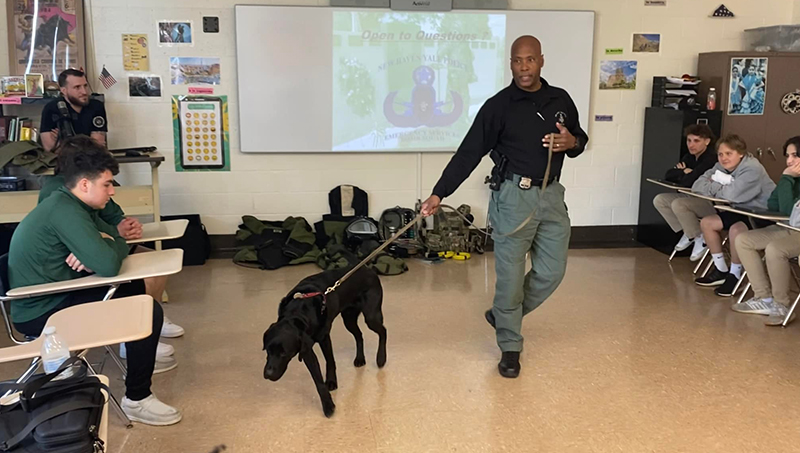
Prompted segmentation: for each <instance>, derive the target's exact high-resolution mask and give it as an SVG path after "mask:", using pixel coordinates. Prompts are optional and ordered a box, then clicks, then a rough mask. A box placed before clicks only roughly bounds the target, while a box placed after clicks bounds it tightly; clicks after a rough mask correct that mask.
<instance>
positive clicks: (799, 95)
mask: <svg viewBox="0 0 800 453" xmlns="http://www.w3.org/2000/svg"><path fill="white" fill-rule="evenodd" d="M781 110H783V113H786V114H789V115H797V113H798V112H800V90H797V91H795V92H794V93H786V94H785V95H784V96H783V98H782V99H781Z"/></svg>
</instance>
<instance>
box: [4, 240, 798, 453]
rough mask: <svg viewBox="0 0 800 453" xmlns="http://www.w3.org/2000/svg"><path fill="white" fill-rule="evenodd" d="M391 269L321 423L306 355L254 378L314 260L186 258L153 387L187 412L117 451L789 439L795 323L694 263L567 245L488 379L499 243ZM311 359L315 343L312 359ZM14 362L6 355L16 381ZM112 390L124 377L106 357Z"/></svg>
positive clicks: (752, 446) (699, 446)
mask: <svg viewBox="0 0 800 453" xmlns="http://www.w3.org/2000/svg"><path fill="white" fill-rule="evenodd" d="M409 264H410V268H411V270H410V272H408V273H406V274H404V275H401V276H395V277H383V278H382V282H383V285H384V291H385V299H384V315H385V318H386V327H387V329H388V332H389V342H388V345H389V347H388V351H389V360H388V363H387V366H386V367H385V368H384V369H382V370H378V368H377V367H376V365H375V357H374V356H375V349H376V345H377V336H376V335H374V334H373V333H372V332H370V331H368V330H367V329H366V328H365V327H364V326H363V320H362V329H363V330H364V336H365V341H366V352H367V359H368V363H367V366H366V367H364V368H360V369H355V368H353V366H352V359H353V357H354V342H353V339H352V337H351V336H350V334H349V333H348V332H347V331H346V330H345V329H344V327H343V325H342V324H341V321H337V322H336V324H335V325H334V329H333V342H334V351H335V354H336V358H337V364H338V377H339V390H337V391H336V392H334V401H335V402H336V405H337V408H336V414H335V415H334V416H333V418H331V419H326V418H325V417H324V416H323V414H322V410H321V406H320V403H319V399H318V397H317V395H316V391H315V389H314V386H313V385H312V381H311V378H310V377H309V375H308V372H307V371H306V369H305V366H304V365H303V364H302V363H300V362H298V361H293V362H292V363H291V365H290V367H289V370H288V371H287V372H286V375H285V376H284V377H283V378H282V379H281V380H280V381H278V382H268V381H265V380H264V379H263V377H262V369H263V365H264V353H263V352H262V351H261V336H262V334H263V332H264V330H265V329H266V328H267V327H268V326H269V324H270V323H271V322H273V321H274V320H275V318H276V317H277V305H278V302H279V300H280V298H281V297H282V296H283V295H285V293H286V292H287V291H288V290H289V289H290V288H291V287H292V286H294V284H295V283H296V282H297V281H299V280H300V279H301V278H303V277H304V276H306V275H309V274H312V273H316V272H317V269H316V268H315V267H314V266H312V265H305V266H301V267H293V268H285V269H281V270H278V271H258V270H251V269H245V268H240V267H237V266H234V265H233V264H231V262H230V261H226V260H214V261H210V262H209V263H208V264H207V265H206V266H203V267H189V268H186V269H184V271H183V272H182V273H181V274H180V275H178V276H176V277H175V278H173V279H172V280H171V282H170V285H169V292H170V297H171V300H172V302H171V303H169V304H167V305H166V306H165V311H166V313H167V315H169V316H170V317H171V318H172V319H173V320H174V321H175V322H177V323H179V324H181V325H183V326H184V327H185V328H186V331H187V333H186V335H185V336H184V337H183V338H180V339H176V340H170V341H169V342H170V343H171V344H173V345H174V346H175V349H176V350H177V352H176V357H177V358H178V360H179V363H180V365H179V367H178V368H177V369H176V370H174V371H171V372H169V373H165V374H162V375H157V376H155V377H154V391H155V392H156V394H157V395H158V396H159V397H160V398H162V399H163V400H164V401H166V402H168V403H170V404H174V405H175V406H177V407H179V408H180V409H181V410H182V411H183V414H184V419H183V421H182V422H181V423H180V424H178V425H175V426H172V427H166V428H153V427H147V426H142V425H136V426H135V428H133V429H131V430H125V429H124V428H122V426H121V424H120V422H119V420H118V419H116V418H114V417H113V415H112V418H111V419H110V441H111V450H110V451H115V452H120V451H121V452H126V453H128V452H130V453H133V452H147V453H166V452H191V453H207V452H210V451H211V450H212V449H213V448H214V447H215V446H217V445H221V444H224V445H226V446H227V450H226V452H228V451H231V452H290V451H291V452H293V451H297V452H421V451H431V452H444V451H462V452H483V451H485V452H490V451H510V452H533V451H540V452H651V451H652V452H796V451H800V323H797V324H794V325H791V326H790V327H789V328H787V329H782V328H770V327H765V326H764V325H763V320H764V318H762V317H758V316H745V315H741V314H737V313H734V312H732V311H731V310H730V309H729V308H728V307H729V305H730V303H731V301H730V299H723V298H719V297H716V296H714V294H713V292H712V291H711V290H708V289H702V288H699V287H696V286H695V285H694V284H693V283H692V279H691V266H690V265H689V262H688V259H686V258H677V259H676V260H675V262H674V263H673V265H672V267H670V266H669V265H668V264H667V260H666V256H664V255H661V254H659V253H657V252H655V251H653V250H650V249H616V250H574V251H571V253H570V261H569V269H568V272H567V276H566V278H565V280H564V283H563V284H562V285H561V288H560V289H559V290H558V291H557V293H556V294H555V295H554V296H553V297H552V298H551V300H549V301H548V302H546V303H545V304H544V305H543V306H542V307H541V308H540V309H539V310H537V311H536V312H534V313H533V314H531V315H530V316H529V317H527V318H526V321H525V324H524V334H525V335H526V339H527V342H526V347H525V351H524V353H523V356H522V357H523V358H522V360H523V361H522V366H523V369H522V375H521V376H520V378H519V379H516V380H508V379H504V378H501V377H500V376H499V375H498V374H497V369H496V364H497V360H498V356H499V353H498V350H497V348H496V346H495V343H494V335H493V331H492V330H491V328H490V327H489V326H488V325H487V324H486V321H485V320H484V319H483V312H484V310H485V309H486V308H488V306H489V304H490V303H491V298H492V292H493V285H494V277H493V275H494V272H493V266H494V265H493V258H492V256H491V254H488V255H485V256H478V257H475V258H473V259H472V260H471V261H469V262H463V263H459V262H446V263H443V264H437V265H430V264H425V263H422V262H419V261H411V262H410V263H409ZM320 360H322V359H321V354H320ZM23 367H24V364H13V365H6V366H2V367H0V377H2V378H12V377H15V375H16V373H17V372H18V371H19V370H20V369H21V368H23ZM106 372H107V374H108V375H109V376H110V377H111V379H112V384H113V388H114V389H115V390H116V393H117V394H119V395H121V393H122V383H121V381H120V380H119V375H118V373H117V372H116V370H115V369H114V368H113V365H112V364H110V362H109V364H108V365H107V366H106Z"/></svg>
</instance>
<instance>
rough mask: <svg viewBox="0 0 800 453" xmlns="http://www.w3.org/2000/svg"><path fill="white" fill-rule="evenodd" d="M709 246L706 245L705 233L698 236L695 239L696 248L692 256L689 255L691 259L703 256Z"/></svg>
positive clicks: (695, 259) (693, 249)
mask: <svg viewBox="0 0 800 453" xmlns="http://www.w3.org/2000/svg"><path fill="white" fill-rule="evenodd" d="M707 249H708V247H707V246H706V241H705V240H704V239H703V235H702V234H701V235H700V236H698V237H696V238H695V239H694V248H692V256H690V257H689V259H690V260H691V261H697V260H699V259H700V258H702V257H703V254H704V253H705V252H706V250H707Z"/></svg>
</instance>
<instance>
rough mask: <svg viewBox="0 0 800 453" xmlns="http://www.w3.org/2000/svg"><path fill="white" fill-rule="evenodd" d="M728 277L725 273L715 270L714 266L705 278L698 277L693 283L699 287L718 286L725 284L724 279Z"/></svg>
mask: <svg viewBox="0 0 800 453" xmlns="http://www.w3.org/2000/svg"><path fill="white" fill-rule="evenodd" d="M727 277H728V273H727V272H722V271H721V270H719V269H717V267H716V266H714V267H713V269H711V272H709V273H708V275H706V276H705V277H699V278H696V279H694V282H695V283H697V284H698V285H700V286H719V285H721V284H723V283H725V279H726V278H727Z"/></svg>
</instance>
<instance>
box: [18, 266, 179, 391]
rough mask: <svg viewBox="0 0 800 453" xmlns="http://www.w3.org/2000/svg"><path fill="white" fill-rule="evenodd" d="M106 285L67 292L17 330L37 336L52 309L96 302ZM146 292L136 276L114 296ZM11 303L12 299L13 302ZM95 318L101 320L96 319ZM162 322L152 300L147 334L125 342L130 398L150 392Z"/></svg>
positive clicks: (126, 380) (159, 308) (162, 318)
mask: <svg viewBox="0 0 800 453" xmlns="http://www.w3.org/2000/svg"><path fill="white" fill-rule="evenodd" d="M107 292H108V287H100V288H91V289H85V290H82V291H75V292H73V293H70V294H69V295H68V296H67V298H66V299H64V301H63V302H61V303H60V304H59V305H58V306H57V307H56V308H54V309H52V310H50V311H49V312H47V313H45V314H43V315H42V316H39V317H38V318H35V319H32V320H30V321H26V322H19V323H17V322H15V323H14V327H15V328H16V329H17V331H19V332H20V333H22V334H24V335H29V336H36V337H38V336H39V335H41V333H42V330H44V326H45V324H47V319H48V318H49V317H50V315H52V314H53V313H55V312H57V311H60V310H63V309H65V308H67V307H72V306H74V305H80V304H86V303H89V302H99V301H101V300H103V297H105V295H106V293H107ZM143 294H146V293H145V287H144V281H143V280H135V281H133V282H131V283H127V284H124V285H120V287H119V288H118V289H117V292H116V293H114V298H120V297H128V296H138V295H143ZM12 303H13V302H12ZM96 322H103V320H101V319H98V320H96ZM163 323H164V312H163V310H162V309H161V305H159V303H158V302H156V301H153V330H152V332H151V333H150V336H148V337H146V338H143V339H141V340H137V341H129V342H127V343H125V347H126V348H127V352H128V376H127V378H126V379H125V396H127V397H128V399H130V400H133V401H140V400H143V399H145V398H147V397H148V396H150V394H151V392H150V385H151V381H152V377H153V369H154V368H155V365H156V348H157V347H158V339H159V337H160V336H161V326H162V324H163Z"/></svg>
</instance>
